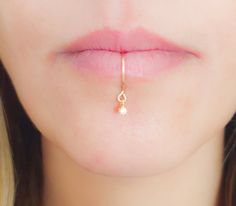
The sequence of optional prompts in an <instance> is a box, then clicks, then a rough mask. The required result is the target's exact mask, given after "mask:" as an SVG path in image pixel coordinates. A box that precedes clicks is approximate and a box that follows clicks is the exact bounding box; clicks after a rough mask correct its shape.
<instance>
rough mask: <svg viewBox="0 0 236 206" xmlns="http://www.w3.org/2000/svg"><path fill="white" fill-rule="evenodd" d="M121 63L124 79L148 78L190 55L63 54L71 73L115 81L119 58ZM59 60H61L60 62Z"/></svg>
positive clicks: (128, 53) (146, 51)
mask: <svg viewBox="0 0 236 206" xmlns="http://www.w3.org/2000/svg"><path fill="white" fill-rule="evenodd" d="M122 55H123V56H124V59H125V76H127V77H131V78H152V77H153V76H154V75H157V74H159V73H160V72H161V71H164V70H168V69H171V68H176V67H177V66H178V65H179V64H180V63H181V62H183V61H184V60H186V58H189V57H190V55H191V54H189V53H187V52H182V51H181V52H178V51H163V50H155V49H154V50H145V51H132V52H127V53H124V54H121V53H119V52H114V51H109V50H84V51H80V52H73V53H63V56H64V57H65V58H66V59H67V60H69V62H71V63H72V64H73V67H74V68H75V69H78V70H79V71H80V72H83V73H85V74H93V75H102V76H109V77H117V76H118V75H120V74H121V57H122ZM64 57H63V58H64Z"/></svg>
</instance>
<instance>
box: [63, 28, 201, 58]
mask: <svg viewBox="0 0 236 206" xmlns="http://www.w3.org/2000/svg"><path fill="white" fill-rule="evenodd" d="M85 50H108V51H111V52H119V53H127V52H134V51H135V52H138V51H148V50H161V51H168V52H185V53H189V54H192V55H194V56H196V57H200V54H199V53H198V52H197V51H193V50H191V49H189V48H185V47H182V46H180V45H178V44H176V43H172V42H170V41H167V40H166V39H164V38H163V37H161V36H160V35H157V34H155V33H152V32H150V31H148V30H145V29H142V28H137V29H134V30H130V31H121V30H113V29H110V28H103V29H100V30H95V31H94V32H91V33H89V34H87V35H85V36H82V37H79V38H76V39H75V40H73V41H72V42H69V43H68V44H67V45H66V46H65V49H63V53H64V52H65V53H75V52H82V51H85Z"/></svg>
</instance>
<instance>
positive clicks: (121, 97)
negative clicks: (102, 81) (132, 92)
mask: <svg viewBox="0 0 236 206" xmlns="http://www.w3.org/2000/svg"><path fill="white" fill-rule="evenodd" d="M125 89H126V86H125V59H124V56H123V54H122V56H121V92H120V93H119V95H118V96H117V101H118V103H119V108H118V111H119V113H120V114H121V115H125V114H127V109H126V107H125V102H126V100H127V97H126V95H125Z"/></svg>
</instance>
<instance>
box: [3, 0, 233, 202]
mask: <svg viewBox="0 0 236 206" xmlns="http://www.w3.org/2000/svg"><path fill="white" fill-rule="evenodd" d="M104 26H108V27H110V28H113V29H132V28H136V27H143V28H146V29H148V30H151V31H152V32H154V33H155V32H156V33H158V34H160V35H161V36H164V37H165V38H167V39H169V40H171V41H174V42H176V43H178V44H180V45H182V46H185V47H188V48H192V49H194V50H197V51H199V52H200V53H201V54H202V58H201V59H198V60H195V59H190V60H186V61H184V62H183V63H182V64H181V65H179V66H178V68H176V69H175V70H173V71H171V72H169V73H163V75H161V76H156V77H155V78H153V79H152V80H150V81H146V82H142V81H139V80H133V79H127V85H128V90H127V96H128V97H129V99H128V100H127V104H129V114H128V115H127V116H126V117H125V118H124V117H121V116H119V115H118V114H115V113H114V112H113V110H112V108H113V107H114V101H115V98H116V94H118V92H119V80H120V79H119V78H117V79H116V78H111V79H109V78H102V77H99V78H96V76H86V75H80V74H79V73H78V72H77V71H75V70H73V69H71V67H70V65H69V64H67V62H64V61H53V60H52V59H51V58H50V57H52V56H55V55H56V54H57V52H58V50H59V49H60V48H61V47H62V46H63V45H65V44H66V43H67V42H68V41H70V40H72V39H74V38H76V37H78V36H82V35H84V34H87V33H89V32H92V31H94V30H95V29H99V28H103V27H104ZM0 45H1V47H0V59H1V61H2V62H3V64H4V66H5V67H6V70H7V72H8V74H9V76H10V78H11V80H12V82H13V85H14V87H15V89H16V92H17V94H18V97H19V100H20V102H21V103H22V105H23V107H24V108H25V110H26V112H27V114H28V115H29V117H30V118H31V119H32V121H33V123H34V124H35V125H36V126H37V128H38V129H39V130H40V132H41V134H42V151H43V164H44V165H43V166H44V176H45V186H44V193H43V205H42V206H65V205H67V206H78V205H96V206H100V205H101V206H110V205H112V206H121V205H122V206H123V205H129V206H141V205H142V206H143V205H148V206H154V205H155V206H156V205H165V206H172V205H174V206H180V205H181V206H187V205H190V204H191V206H216V196H217V192H218V189H219V185H220V178H221V174H222V170H221V169H222V161H223V139H224V133H223V132H224V127H225V125H226V124H227V123H228V121H229V120H230V119H231V117H232V116H233V114H234V113H235V110H236V92H235V88H236V81H235V76H236V58H235V54H236V2H235V1H231V0H224V1H222V0H204V1H203V0H202V1H199V0H198V1H197V0H189V1H185V0H175V1H158V0H150V1H148V2H147V1H141V0H140V1H132V0H127V1H118V0H110V1H108V0H77V1H75V0H69V1H68V0H67V1H65V0H49V1H48V0H47V1H46V0H41V1H36V0H7V1H6V0H0ZM137 111H138V112H137ZM125 176H129V178H127V177H125Z"/></svg>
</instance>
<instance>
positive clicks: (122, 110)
mask: <svg viewBox="0 0 236 206" xmlns="http://www.w3.org/2000/svg"><path fill="white" fill-rule="evenodd" d="M119 113H120V114H122V115H125V114H127V109H126V108H125V107H124V106H121V107H120V109H119Z"/></svg>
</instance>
